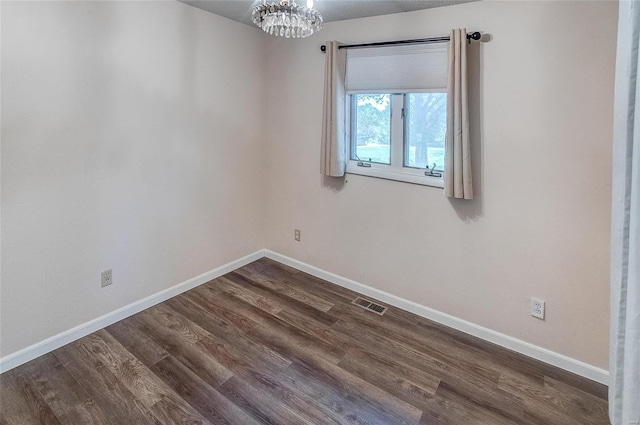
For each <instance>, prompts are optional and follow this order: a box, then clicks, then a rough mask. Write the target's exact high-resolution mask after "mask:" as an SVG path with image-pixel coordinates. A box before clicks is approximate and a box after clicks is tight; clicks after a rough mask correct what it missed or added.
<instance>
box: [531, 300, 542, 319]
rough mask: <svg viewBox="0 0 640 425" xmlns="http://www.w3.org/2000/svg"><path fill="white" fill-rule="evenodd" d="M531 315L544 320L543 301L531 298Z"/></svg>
mask: <svg viewBox="0 0 640 425" xmlns="http://www.w3.org/2000/svg"><path fill="white" fill-rule="evenodd" d="M531 315H532V316H533V317H537V318H538V319H542V320H544V301H542V300H539V299H537V298H531Z"/></svg>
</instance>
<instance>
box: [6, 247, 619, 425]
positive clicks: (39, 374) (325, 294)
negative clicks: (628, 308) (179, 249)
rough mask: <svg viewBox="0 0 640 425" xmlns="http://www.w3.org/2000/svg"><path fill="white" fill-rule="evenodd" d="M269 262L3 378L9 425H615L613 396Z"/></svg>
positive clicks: (599, 387) (578, 379)
mask: <svg viewBox="0 0 640 425" xmlns="http://www.w3.org/2000/svg"><path fill="white" fill-rule="evenodd" d="M357 295H358V294H356V293H355V292H352V291H349V290H347V289H344V288H341V287H339V286H336V285H332V284H330V283H328V282H325V281H323V280H320V279H317V278H315V277H313V276H310V275H307V274H305V273H302V272H299V271H297V270H294V269H291V268H289V267H286V266H284V265H282V264H279V263H277V262H274V261H271V260H268V259H266V258H263V259H261V260H259V261H256V262H254V263H252V264H249V265H247V266H245V267H243V268H241V269H238V270H236V271H234V272H232V273H229V274H227V275H225V276H222V277H220V278H218V279H215V280H213V281H211V282H209V283H207V284H205V285H202V286H200V287H198V288H195V289H193V290H191V291H188V292H186V293H184V294H182V295H179V296H177V297H175V298H172V299H170V300H168V301H166V302H164V303H162V304H159V305H157V306H155V307H152V308H150V309H148V310H145V311H143V312H142V313H139V314H136V315H135V316H132V317H129V318H127V319H125V320H123V321H121V322H118V323H116V324H114V325H112V326H110V327H108V328H106V329H103V330H100V331H98V332H95V333H93V334H91V335H89V336H87V337H84V338H82V339H80V340H78V341H75V342H73V343H71V344H68V345H66V346H64V347H62V348H59V349H58V350H55V351H53V352H51V353H49V354H46V355H44V356H42V357H39V358H37V359H35V360H33V361H31V362H29V363H27V364H25V365H22V366H20V367H18V368H16V369H13V370H10V371H8V372H5V373H4V374H2V375H1V376H0V403H1V404H0V424H2V425H8V424H111V425H118V424H123V425H125V424H127V425H129V424H241V425H258V424H292V425H293V424H295V425H299V424H393V425H396V424H397V425H400V424H421V425H425V424H454V425H458V424H483V425H487V424H499V425H507V424H524V425H534V424H536V425H553V424H558V425H570V424H580V425H600V424H608V423H609V421H608V419H607V402H606V395H607V394H606V390H607V389H606V387H605V386H603V385H600V384H597V383H595V382H592V381H589V380H586V379H583V378H581V377H578V376H575V375H572V374H570V373H568V372H565V371H562V370H560V369H557V368H554V367H552V366H549V365H546V364H543V363H540V362H537V361H535V360H532V359H529V358H527V357H524V356H521V355H519V354H516V353H514V352H511V351H508V350H505V349H502V348H500V347H497V346H495V345H492V344H490V343H487V342H485V341H482V340H479V339H477V338H474V337H471V336H468V335H465V334H462V333H460V332H457V331H455V330H452V329H449V328H446V327H444V326H441V325H438V324H436V323H433V322H431V321H428V320H426V319H424V318H421V317H419V316H416V315H413V314H411V313H407V312H405V311H402V310H400V309H397V308H395V307H389V310H388V311H387V312H386V313H385V315H384V316H378V315H376V314H374V313H371V312H368V311H365V310H363V309H361V308H359V307H356V306H354V305H352V304H351V301H352V300H353V299H354V298H355V297H356V296H357Z"/></svg>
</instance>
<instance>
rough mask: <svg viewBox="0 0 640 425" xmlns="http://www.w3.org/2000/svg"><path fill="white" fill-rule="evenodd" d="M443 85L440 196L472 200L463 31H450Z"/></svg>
mask: <svg viewBox="0 0 640 425" xmlns="http://www.w3.org/2000/svg"><path fill="white" fill-rule="evenodd" d="M448 72H449V80H448V85H447V135H446V139H445V164H444V195H445V196H446V197H449V198H461V199H473V182H472V178H471V143H470V140H469V101H468V95H467V30H466V29H464V28H463V29H454V30H451V34H450V40H449V69H448Z"/></svg>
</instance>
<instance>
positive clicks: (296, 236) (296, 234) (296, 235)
mask: <svg viewBox="0 0 640 425" xmlns="http://www.w3.org/2000/svg"><path fill="white" fill-rule="evenodd" d="M293 238H294V239H295V240H297V241H298V242H300V229H295V230H294V231H293Z"/></svg>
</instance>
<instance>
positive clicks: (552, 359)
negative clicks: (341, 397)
mask: <svg viewBox="0 0 640 425" xmlns="http://www.w3.org/2000/svg"><path fill="white" fill-rule="evenodd" d="M264 256H266V257H267V258H271V259H272V260H275V261H278V262H280V263H282V264H286V265H287V266H290V267H293V268H295V269H298V270H300V271H303V272H305V273H309V274H310V275H313V276H316V277H318V278H320V279H324V280H326V281H329V282H331V283H335V284H336V285H340V286H343V287H345V288H348V289H351V290H353V291H356V292H359V293H361V294H364V295H367V296H370V297H373V298H376V299H378V300H380V301H383V302H385V303H388V304H390V305H393V306H395V307H398V308H401V309H403V310H406V311H409V312H411V313H414V314H417V315H419V316H422V317H424V318H427V319H429V320H433V321H434V322H438V323H441V324H443V325H445V326H449V327H451V328H453V329H457V330H459V331H461V332H464V333H467V334H469V335H473V336H476V337H478V338H482V339H484V340H486V341H489V342H492V343H494V344H496V345H500V346H502V347H505V348H508V349H510V350H512V351H515V352H518V353H521V354H524V355H526V356H529V357H531V358H534V359H536V360H540V361H542V362H545V363H548V364H550V365H553V366H556V367H559V368H561V369H564V370H567V371H569V372H572V373H575V374H577V375H580V376H583V377H585V378H588V379H591V380H593V381H596V382H599V383H601V384H604V385H608V383H609V372H608V371H606V370H604V369H600V368H597V367H595V366H592V365H590V364H587V363H584V362H581V361H579V360H575V359H572V358H570V357H567V356H564V355H562V354H559V353H556V352H553V351H551V350H547V349H546V348H541V347H538V346H536V345H533V344H530V343H528V342H525V341H521V340H519V339H516V338H513V337H510V336H508V335H504V334H501V333H499V332H495V331H492V330H491V329H487V328H484V327H482V326H478V325H476V324H473V323H471V322H467V321H466V320H462V319H459V318H457V317H454V316H451V315H449V314H446V313H442V312H439V311H437V310H434V309H431V308H429V307H425V306H423V305H420V304H417V303H414V302H412V301H408V300H405V299H403V298H400V297H397V296H395V295H392V294H389V293H387V292H384V291H381V290H379V289H375V288H372V287H370V286H367V285H365V284H362V283H359V282H356V281H353V280H351V279H347V278H345V277H342V276H338V275H336V274H333V273H330V272H328V271H325V270H322V269H319V268H317V267H314V266H311V265H309V264H306V263H303V262H302V261H298V260H295V259H293V258H290V257H287V256H284V255H282V254H278V253H277V252H274V251H270V250H268V249H267V250H259V251H256V252H254V253H253V254H250V255H247V256H246V257H242V258H240V259H238V260H235V261H232V262H230V263H227V264H225V265H223V266H220V267H217V268H215V269H213V270H211V271H209V272H206V273H203V274H201V275H200V276H196V277H194V278H191V279H189V280H187V281H185V282H182V283H179V284H177V285H175V286H172V287H171V288H168V289H165V290H164V291H160V292H158V293H156V294H153V295H150V296H148V297H146V298H143V299H142V300H139V301H136V302H134V303H131V304H129V305H127V306H125V307H122V308H119V309H117V310H115V311H112V312H111V313H107V314H105V315H104V316H101V317H98V318H96V319H94V320H91V321H89V322H87V323H84V324H82V325H79V326H76V327H75V328H73V329H69V330H67V331H65V332H62V333H60V334H58V335H55V336H53V337H51V338H48V339H46V340H44V341H41V342H39V343H36V344H34V345H32V346H30V347H27V348H24V349H22V350H20V351H17V352H15V353H12V354H9V355H7V356H5V357H2V358H0V373H2V372H5V371H7V370H10V369H13V368H14V367H17V366H20V365H21V364H24V363H26V362H28V361H30V360H33V359H35V358H36V357H39V356H41V355H43V354H46V353H49V352H51V351H53V350H55V349H56V348H59V347H62V346H63V345H66V344H68V343H70V342H73V341H75V340H77V339H79V338H82V337H84V336H86V335H89V334H90V333H92V332H95V331H97V330H99V329H102V328H105V327H107V326H109V325H111V324H113V323H115V322H117V321H119V320H122V319H125V318H127V317H129V316H131V315H133V314H136V313H139V312H140V311H142V310H145V309H147V308H149V307H152V306H154V305H156V304H159V303H161V302H163V301H166V300H168V299H169V298H171V297H175V296H176V295H179V294H181V293H183V292H185V291H188V290H190V289H193V288H195V287H196V286H199V285H202V284H203V283H206V282H208V281H210V280H212V279H215V278H217V277H220V276H222V275H224V274H226V273H229V272H231V271H233V270H235V269H237V268H239V267H242V266H244V265H246V264H249V263H251V262H253V261H255V260H258V259H260V258H262V257H264Z"/></svg>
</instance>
